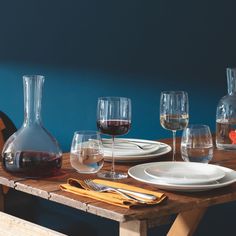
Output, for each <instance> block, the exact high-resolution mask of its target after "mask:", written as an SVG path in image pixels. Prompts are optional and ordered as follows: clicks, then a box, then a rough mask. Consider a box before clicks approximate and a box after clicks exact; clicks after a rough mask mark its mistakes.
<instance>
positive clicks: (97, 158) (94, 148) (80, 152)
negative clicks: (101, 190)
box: [70, 130, 104, 174]
mask: <svg viewBox="0 0 236 236" xmlns="http://www.w3.org/2000/svg"><path fill="white" fill-rule="evenodd" d="M103 162H104V152H103V146H102V141H101V136H100V134H99V133H98V132H97V131H92V130H91V131H89V130H84V131H76V132H75V133H74V136H73V140H72V144H71V150H70V163H71V166H72V167H73V168H74V169H75V170H77V171H78V172H79V173H82V174H92V173H96V172H98V171H99V170H100V169H101V168H102V166H103Z"/></svg>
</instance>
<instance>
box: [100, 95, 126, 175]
mask: <svg viewBox="0 0 236 236" xmlns="http://www.w3.org/2000/svg"><path fill="white" fill-rule="evenodd" d="M130 127H131V100H130V99H129V98H125V97H101V98H98V104H97V128H98V130H99V131H100V132H101V133H102V134H107V135H111V137H112V166H111V171H108V172H99V173H98V176H99V177H101V178H105V179H123V178H127V176H128V175H127V174H126V173H121V172H116V171H115V158H114V144H115V137H116V136H118V135H123V134H127V133H128V131H129V130H130Z"/></svg>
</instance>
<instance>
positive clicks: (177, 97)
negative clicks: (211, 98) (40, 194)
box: [160, 91, 189, 161]
mask: <svg viewBox="0 0 236 236" xmlns="http://www.w3.org/2000/svg"><path fill="white" fill-rule="evenodd" d="M188 122H189V104H188V94H187V92H185V91H163V92H161V98H160V123H161V126H162V127H163V128H164V129H167V130H172V133H173V152H172V154H173V155H172V160H173V161H175V153H176V147H175V146H176V131H177V130H183V129H184V128H186V127H187V125H188Z"/></svg>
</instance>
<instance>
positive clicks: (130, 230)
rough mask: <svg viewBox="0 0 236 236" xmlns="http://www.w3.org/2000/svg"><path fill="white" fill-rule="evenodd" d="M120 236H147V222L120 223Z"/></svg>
mask: <svg viewBox="0 0 236 236" xmlns="http://www.w3.org/2000/svg"><path fill="white" fill-rule="evenodd" d="M120 236H147V221H145V220H134V221H127V222H124V223H120Z"/></svg>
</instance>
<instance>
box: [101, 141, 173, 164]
mask: <svg viewBox="0 0 236 236" xmlns="http://www.w3.org/2000/svg"><path fill="white" fill-rule="evenodd" d="M117 141H118V142H117V147H116V148H115V150H114V151H115V152H114V157H115V161H116V162H139V161H144V160H148V159H152V158H154V157H157V156H161V155H164V154H166V153H168V152H170V151H171V147H170V146H169V145H168V144H165V143H162V142H157V141H152V140H145V139H132V138H130V139H117ZM122 141H123V143H125V144H124V145H122V146H119V145H120V144H121V143H122ZM105 142H107V140H105ZM106 144H107V143H106ZM106 144H105V145H103V146H104V154H105V155H104V159H105V161H111V160H112V158H111V152H110V151H111V149H110V146H107V145H106ZM127 144H128V145H129V146H127ZM136 144H138V145H140V146H142V147H143V148H145V149H146V150H144V151H142V149H140V148H138V147H137V146H135V145H136ZM130 146H132V148H131V150H129V147H130ZM149 147H150V148H149ZM134 148H135V152H133V149H134ZM121 149H122V151H121ZM137 149H139V150H138V151H137ZM140 150H141V151H140ZM150 150H152V151H150ZM127 151H128V155H126V153H127ZM132 153H133V154H132Z"/></svg>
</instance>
